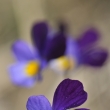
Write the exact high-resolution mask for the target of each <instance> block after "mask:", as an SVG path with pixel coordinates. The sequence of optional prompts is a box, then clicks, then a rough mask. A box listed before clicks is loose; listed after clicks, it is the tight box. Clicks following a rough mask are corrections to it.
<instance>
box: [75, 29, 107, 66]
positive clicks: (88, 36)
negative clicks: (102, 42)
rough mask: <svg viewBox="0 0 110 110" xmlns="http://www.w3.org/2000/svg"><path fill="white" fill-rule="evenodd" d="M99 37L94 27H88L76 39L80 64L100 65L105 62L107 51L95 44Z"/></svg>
mask: <svg viewBox="0 0 110 110" xmlns="http://www.w3.org/2000/svg"><path fill="white" fill-rule="evenodd" d="M99 38H100V34H99V32H98V31H97V30H96V29H94V28H90V29H88V30H87V31H86V32H85V33H83V34H82V35H81V36H80V38H79V39H78V40H77V43H78V46H79V49H80V53H81V59H82V64H85V65H89V66H93V67H102V66H103V65H104V64H105V61H106V60H107V58H108V51H107V49H104V48H102V47H99V46H98V45H97V42H98V40H99Z"/></svg>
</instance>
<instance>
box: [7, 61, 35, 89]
mask: <svg viewBox="0 0 110 110" xmlns="http://www.w3.org/2000/svg"><path fill="white" fill-rule="evenodd" d="M25 66H26V63H17V64H14V65H12V66H10V68H9V76H10V78H11V81H12V82H13V83H14V84H15V85H18V86H23V87H31V86H33V85H34V83H35V79H36V78H35V77H28V76H27V75H26V73H25Z"/></svg>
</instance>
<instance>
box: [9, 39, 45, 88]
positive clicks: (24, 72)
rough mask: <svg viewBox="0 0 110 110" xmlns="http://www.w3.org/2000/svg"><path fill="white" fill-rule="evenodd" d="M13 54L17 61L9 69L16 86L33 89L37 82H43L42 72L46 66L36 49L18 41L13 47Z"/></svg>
mask: <svg viewBox="0 0 110 110" xmlns="http://www.w3.org/2000/svg"><path fill="white" fill-rule="evenodd" d="M12 52H13V54H14V56H15V58H16V60H17V62H16V63H15V64H13V65H11V66H10V68H9V75H10V78H11V81H12V82H13V83H14V84H16V85H18V86H24V87H31V86H33V84H34V83H35V81H36V80H38V81H39V80H41V74H40V70H42V69H43V68H44V67H45V66H46V64H45V61H42V60H41V59H40V57H39V54H38V52H37V51H34V48H31V46H29V45H28V44H27V43H26V42H24V41H21V40H18V41H16V42H14V44H13V45H12Z"/></svg>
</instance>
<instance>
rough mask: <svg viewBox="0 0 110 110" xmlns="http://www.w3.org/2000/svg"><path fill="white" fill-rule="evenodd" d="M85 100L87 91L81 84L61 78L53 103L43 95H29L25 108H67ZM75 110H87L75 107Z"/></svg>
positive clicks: (60, 109) (44, 109) (33, 109)
mask: <svg viewBox="0 0 110 110" xmlns="http://www.w3.org/2000/svg"><path fill="white" fill-rule="evenodd" d="M86 100H87V92H85V91H84V87H83V84H82V83H81V82H80V81H78V80H70V79H65V80H63V81H62V82H61V83H60V84H59V86H58V87H57V89H56V91H55V93H54V98H53V105H52V107H51V104H50V103H49V101H48V99H47V98H46V97H45V96H43V95H38V96H31V97H29V98H28V101H27V105H26V107H27V110H67V109H71V108H76V107H78V106H80V105H82V104H83V103H84V102H85V101H86ZM75 110H89V109H86V108H76V109H75Z"/></svg>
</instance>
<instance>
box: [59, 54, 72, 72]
mask: <svg viewBox="0 0 110 110" xmlns="http://www.w3.org/2000/svg"><path fill="white" fill-rule="evenodd" d="M58 63H59V65H60V68H61V69H63V70H67V69H69V68H70V66H71V63H70V60H69V58H68V57H66V56H62V57H60V58H58Z"/></svg>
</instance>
